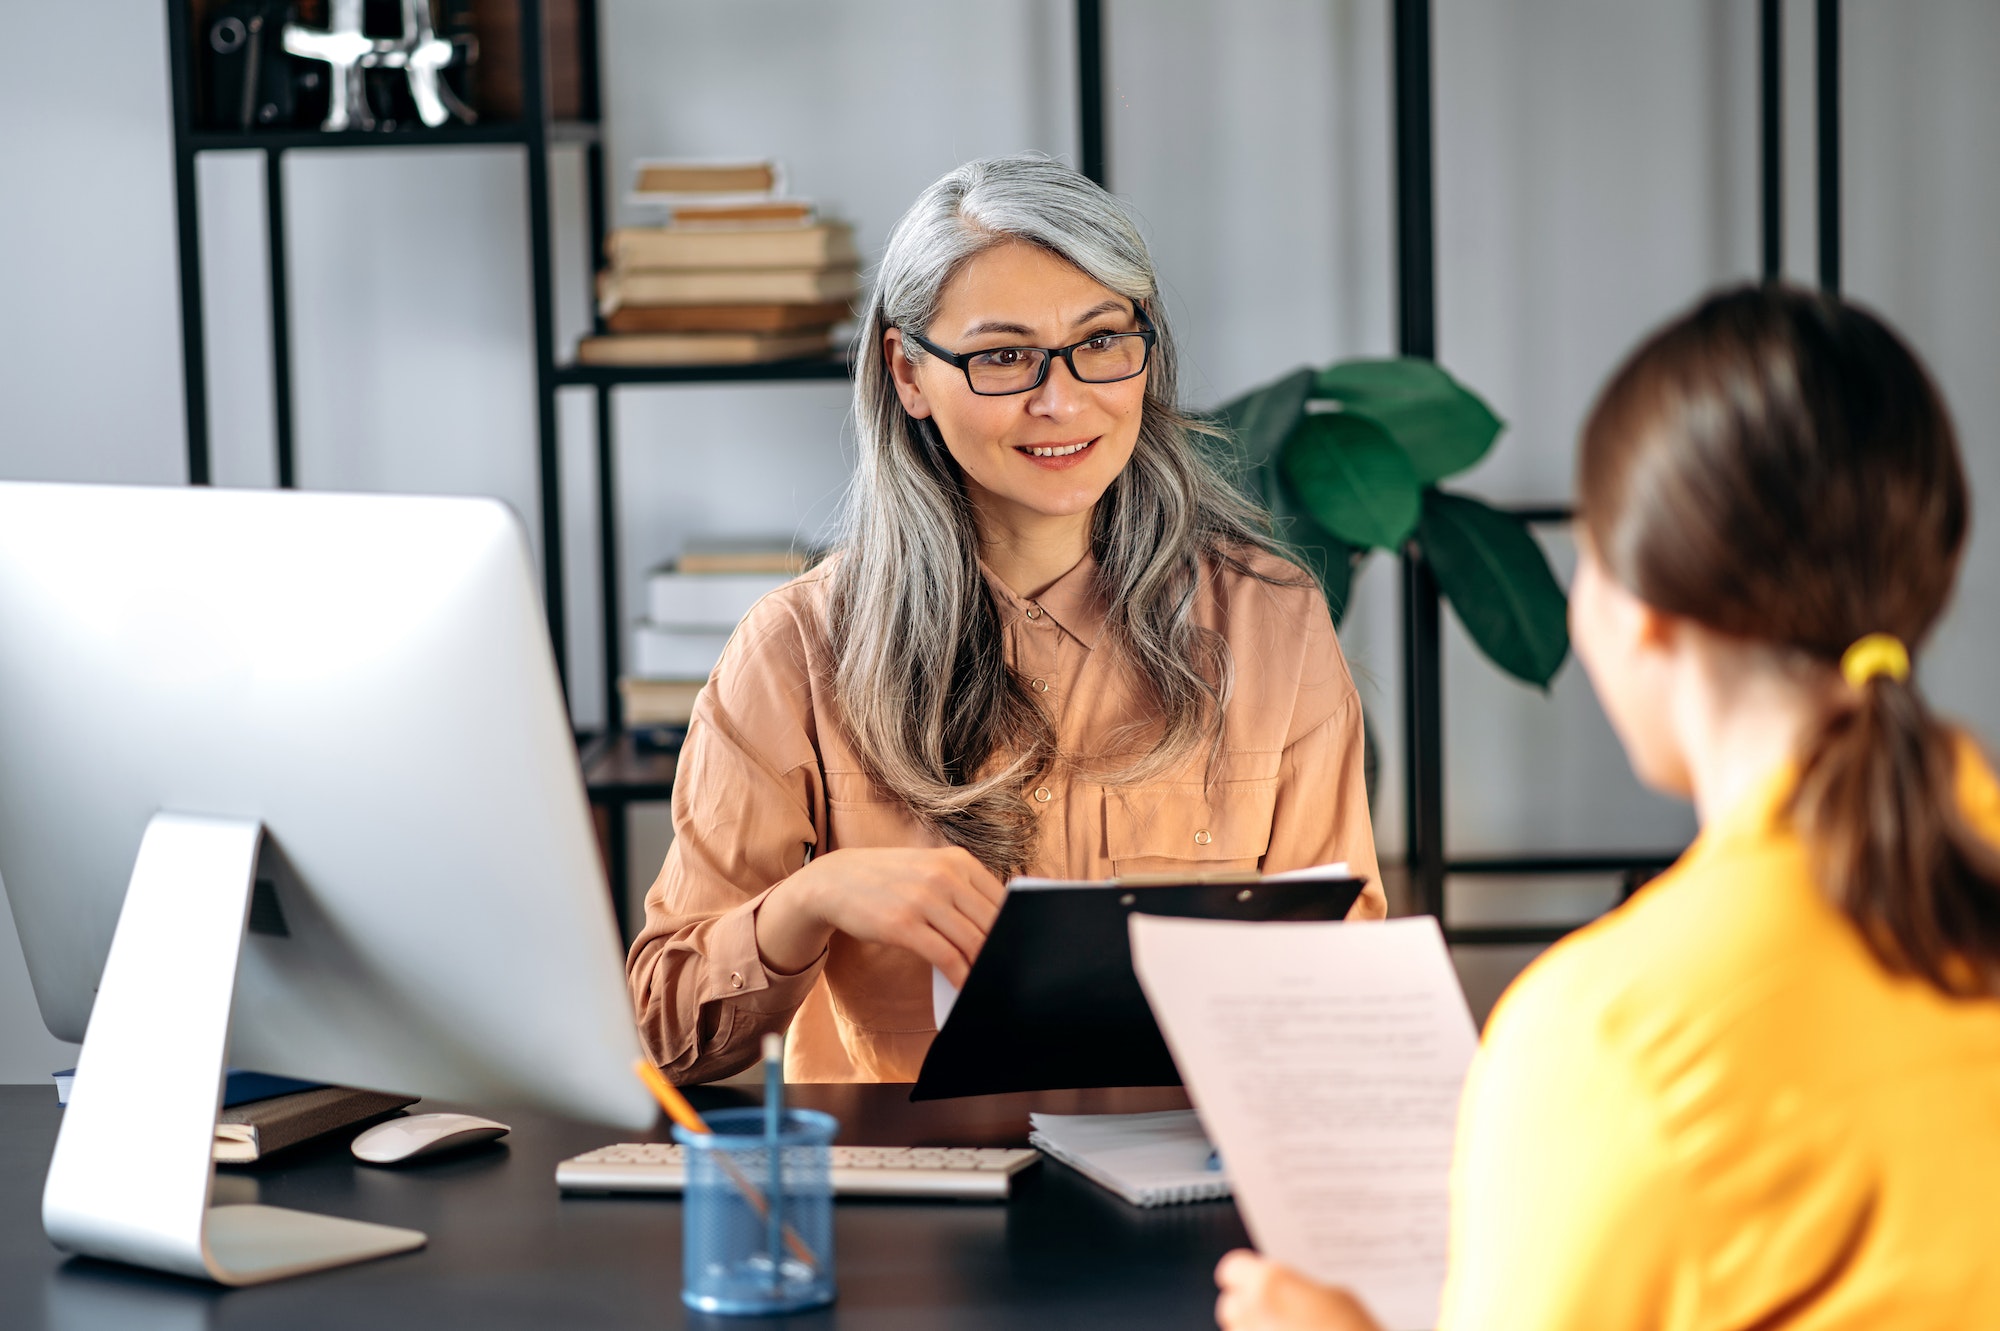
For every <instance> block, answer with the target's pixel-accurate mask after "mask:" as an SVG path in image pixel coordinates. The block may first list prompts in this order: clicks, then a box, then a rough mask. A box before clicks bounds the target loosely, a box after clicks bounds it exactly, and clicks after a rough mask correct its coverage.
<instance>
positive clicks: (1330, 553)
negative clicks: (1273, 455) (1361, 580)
mask: <svg viewBox="0 0 2000 1331" xmlns="http://www.w3.org/2000/svg"><path fill="white" fill-rule="evenodd" d="M1275 463H1276V460H1275V459H1273V460H1272V462H1270V463H1267V464H1265V465H1264V466H1263V467H1262V468H1259V471H1260V472H1261V473H1262V476H1263V479H1264V481H1265V485H1264V486H1263V491H1264V494H1265V496H1266V500H1265V502H1266V505H1267V506H1268V507H1269V508H1270V510H1271V516H1272V518H1274V519H1275V520H1276V522H1277V531H1278V539H1279V540H1281V541H1283V542H1284V543H1285V545H1286V546H1287V547H1288V548H1289V549H1290V551H1291V552H1292V554H1293V555H1294V556H1295V557H1296V558H1297V559H1298V561H1299V562H1300V563H1301V564H1303V565H1304V566H1305V567H1306V568H1307V569H1308V570H1310V571H1311V573H1312V575H1313V576H1314V577H1315V578H1317V579H1319V585H1320V590H1322V591H1324V592H1325V593H1326V605H1327V609H1329V610H1331V611H1332V612H1333V622H1334V623H1335V624H1339V623H1340V621H1341V619H1342V618H1343V617H1344V616H1345V615H1346V614H1347V598H1348V596H1349V594H1350V593H1351V592H1352V591H1353V589H1354V565H1355V561H1356V560H1357V559H1358V558H1359V557H1360V556H1361V554H1362V553H1363V552H1362V551H1360V550H1358V549H1356V548H1355V547H1354V546H1351V545H1349V544H1348V543H1347V542H1346V541H1343V540H1341V539H1340V538H1339V537H1338V536H1335V535H1334V534H1333V533H1332V532H1330V531H1328V530H1327V529H1326V528H1324V527H1322V526H1320V525H1319V524H1318V523H1317V522H1314V521H1313V520H1312V516H1311V515H1310V514H1308V513H1306V512H1304V511H1303V510H1301V509H1300V508H1299V507H1298V506H1297V505H1296V504H1294V503H1293V502H1292V499H1291V496H1290V495H1289V494H1287V493H1286V492H1285V487H1284V486H1283V485H1282V484H1279V483H1278V477H1277V467H1276V465H1275Z"/></svg>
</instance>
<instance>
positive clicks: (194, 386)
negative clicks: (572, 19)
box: [166, 0, 603, 679]
mask: <svg viewBox="0 0 2000 1331" xmlns="http://www.w3.org/2000/svg"><path fill="white" fill-rule="evenodd" d="M518 4H519V21H520V25H521V118H520V120H519V121H517V122H503V123H491V124H472V125H445V126H441V127H439V128H437V129H429V128H410V129H403V130H397V131H392V132H386V133H381V132H377V133H370V132H362V131H347V132H343V133H326V132H324V131H320V130H312V129H282V130H267V131H242V132H237V131H222V130H209V129H202V128H199V127H198V126H197V125H196V124H195V106H194V69H195V64H194V42H193V34H192V32H191V31H190V6H189V5H188V3H187V0H167V6H166V7H167V64H168V83H169V88H170V94H171V101H172V113H173V137H174V187H175V189H174V192H175V202H176V223H177V231H178V239H179V248H180V297H181V361H182V380H183V383H182V392H183V403H184V409H185V412H186V423H187V454H188V481H189V483H190V484H193V485H207V484H209V483H210V481H211V479H212V473H211V468H210V459H209V428H208V427H209V421H208V380H207V347H206V326H205V320H204V312H203V301H202V289H201V254H200V248H201V231H200V217H199V212H198V196H197V182H196V178H195V162H196V159H197V158H198V157H199V156H200V155H201V154H202V153H205V152H240V151H251V152H261V153H263V154H264V210H265V221H266V235H267V247H266V248H267V262H268V271H267V274H266V286H267V289H268V292H269V297H270V318H271V380H272V433H273V438H274V446H275V452H276V455H277V478H278V485H279V486H280V487H281V488H283V489H290V488H292V487H293V486H294V485H295V484H296V483H297V464H296V456H295V450H294V441H293V425H292V354H291V303H290V296H289V290H288V286H287V280H286V274H287V266H288V265H287V261H286V227H285V190H284V156H285V154H286V153H287V152H293V151H313V152H320V151H339V150H350V151H351V150H357V149H365V150H397V149H404V150H408V149H421V148H450V147H464V146H473V145H502V146H507V145H511V146H516V147H520V148H522V149H524V150H525V152H526V157H527V166H528V172H527V175H528V189H527V196H528V197H527V204H528V247H529V267H530V270H531V280H532V285H533V290H532V296H533V305H534V323H535V360H536V387H537V399H538V425H539V445H540V447H539V462H540V490H541V493H540V504H539V510H540V519H541V527H542V541H543V595H544V598H545V601H546V608H547V612H548V616H549V630H550V634H551V636H552V638H553V639H554V642H555V645H556V661H557V665H558V668H559V669H562V670H563V672H564V676H565V679H567V670H566V655H567V654H566V652H565V650H564V647H565V644H566V637H565V630H564V624H565V618H566V617H565V614H564V603H563V577H562V558H563V549H562V527H561V513H562V507H561V495H560V492H559V490H558V485H559V479H560V478H559V475H558V472H557V461H558V455H557V449H556V441H555V419H556V418H555V390H556V366H555V330H554V299H553V293H552V291H551V288H550V278H551V265H550V255H549V250H550V234H549V231H550V228H549V206H548V203H549V197H548V196H549V179H548V149H549V148H550V147H551V146H554V145H577V146H581V147H582V148H583V149H584V152H585V153H586V155H587V158H588V161H589V172H590V175H591V179H592V181H593V183H595V182H597V181H599V180H601V179H602V175H603V168H602V155H603V147H602V144H601V142H600V139H599V132H598V120H599V115H600V111H599V97H598V73H597V13H596V4H595V0H579V3H578V6H577V9H578V23H579V25H580V28H581V31H580V33H579V38H580V43H581V46H582V51H583V70H582V73H583V87H582V93H583V108H582V111H583V115H582V118H581V119H580V120H576V121H562V122H552V121H551V120H550V118H549V104H548V79H547V68H546V59H545V51H544V42H543V32H544V29H543V26H542V24H543V16H542V0H518ZM598 192H601V191H598ZM596 213H597V209H596V208H593V217H594V220H595V215H596Z"/></svg>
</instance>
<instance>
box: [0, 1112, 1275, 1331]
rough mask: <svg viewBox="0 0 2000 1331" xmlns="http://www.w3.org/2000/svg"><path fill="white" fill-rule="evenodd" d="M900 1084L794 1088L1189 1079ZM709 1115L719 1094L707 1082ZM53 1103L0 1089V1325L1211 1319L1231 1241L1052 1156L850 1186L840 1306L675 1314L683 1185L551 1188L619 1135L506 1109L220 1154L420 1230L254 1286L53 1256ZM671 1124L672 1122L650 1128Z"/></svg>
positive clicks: (178, 1328)
mask: <svg viewBox="0 0 2000 1331" xmlns="http://www.w3.org/2000/svg"><path fill="white" fill-rule="evenodd" d="M907 1096H908V1088H907V1087H901V1086H800V1087H795V1088H793V1097H794V1101H795V1103H798V1104H802V1105H809V1106H811V1107H813V1108H817V1109H824V1110H826V1111H828V1112H829V1113H832V1114H834V1115H835V1116H836V1117H838V1118H839V1119H840V1123H841V1132H840V1137H839V1140H840V1141H842V1142H846V1143H851V1144H857V1145H924V1144H935V1145H958V1146H1014V1145H1023V1144H1025V1143H1026V1139H1027V1130H1028V1110H1029V1109H1030V1108H1034V1109H1039V1110H1047V1111H1050V1112H1056V1113H1109V1112H1132V1111H1139V1110H1148V1109H1171V1108H1180V1107H1183V1106H1185V1105H1186V1103H1187V1102H1186V1100H1185V1099H1184V1098H1183V1097H1182V1095H1181V1093H1180V1092H1179V1091H1096V1092H1073V1093H1067V1094H1042V1095H1023V1096H990V1097H984V1098H980V1099H974V1100H948V1101H934V1102H930V1103H926V1104H916V1105H913V1104H911V1103H909V1101H908V1099H907ZM694 1098H695V1099H696V1101H697V1103H698V1104H700V1105H701V1106H702V1107H703V1108H714V1107H718V1106H720V1105H722V1104H726V1103H732V1102H736V1103H747V1101H742V1100H736V1101H732V1099H731V1093H730V1092H728V1091H726V1090H710V1091H704V1092H697V1093H696V1094H695V1097H694ZM61 1114H62V1111H61V1110H60V1109H58V1108H57V1107H56V1103H55V1094H54V1092H53V1091H52V1090H50V1089H49V1088H48V1087H46V1086H4V1087H0V1326H5V1327H7V1328H10V1331H41V1329H42V1328H47V1329H48V1331H100V1328H103V1329H107V1331H108V1329H109V1328H134V1327H136V1328H145V1331H225V1329H228V1328H250V1327H259V1328H261V1327H272V1328H284V1329H285V1331H312V1329H314V1328H339V1329H340V1331H355V1329H356V1328H367V1331H393V1329H394V1328H399V1327H412V1328H415V1327H422V1328H458V1327H463V1328H467V1329H468V1331H512V1329H513V1328H526V1327H536V1328H562V1329H563V1331H582V1329H584V1328H611V1327H643V1328H647V1331H659V1329H662V1328H671V1327H679V1326H700V1327H711V1328H721V1327H755V1326H776V1325H782V1326H786V1327H791V1326H798V1327H866V1328H870V1329H871V1331H874V1329H875V1328H884V1329H887V1331H894V1329H895V1328H904V1327H909V1328H916V1327H923V1328H934V1327H950V1328H959V1327H967V1328H981V1327H1033V1328H1036V1331H1056V1329H1057V1328H1067V1327H1079V1328H1083V1327H1088V1328H1111V1327H1146V1328H1158V1327H1189V1328H1196V1327H1213V1326H1214V1324H1215V1323H1214V1321H1213V1317H1212V1311H1211V1310H1212V1309H1213V1307H1214V1299H1215V1292H1214V1286H1213V1285H1212V1284H1211V1283H1210V1272H1211V1271H1212V1270H1213V1269H1214V1266H1215V1262H1216V1259H1217V1258H1218V1257H1220V1256H1221V1255H1222V1254H1223V1253H1224V1252H1225V1251H1227V1250H1228V1249H1229V1248H1231V1247H1235V1246H1237V1245H1240V1244H1242V1243H1244V1242H1245V1238H1244V1233H1243V1227H1242V1224H1241V1222H1240V1221H1239V1220H1238V1218H1237V1214H1236V1208H1235V1207H1234V1206H1233V1205H1232V1204H1231V1203H1229V1202H1207V1203H1199V1204H1196V1205H1191V1206H1175V1207H1163V1208H1160V1209H1157V1210H1151V1211H1141V1210H1138V1209H1136V1208H1134V1207H1130V1206H1127V1205H1125V1204H1124V1203H1123V1202H1121V1201H1119V1200H1118V1199H1117V1198H1115V1197H1113V1196H1111V1195H1110V1194H1109V1193H1106V1192H1104V1191H1102V1190H1101V1189H1099V1188H1097V1187H1096V1186H1095V1185H1094V1184H1091V1183H1089V1182H1088V1181H1086V1180H1084V1179H1083V1178H1081V1177H1080V1176H1078V1175H1076V1174H1073V1173H1071V1172H1070V1171H1069V1170H1067V1169H1065V1168H1063V1167H1062V1166H1060V1165H1057V1164H1055V1163H1053V1162H1051V1161H1044V1162H1043V1163H1041V1164H1040V1165H1037V1166H1036V1167H1035V1168H1034V1169H1033V1170H1031V1171H1029V1172H1028V1174H1027V1175H1025V1176H1024V1177H1023V1178H1021V1179H1020V1180H1018V1181H1017V1183H1016V1188H1015V1195H1014V1198H1013V1200H1012V1201H1011V1202H1009V1203H1007V1204H1006V1205H1004V1206H1002V1205H995V1204H992V1203H971V1202H944V1203H903V1202H888V1201H844V1202H841V1203H839V1204H838V1208H837V1218H836V1226H837V1230H836V1238H835V1242H836V1246H837V1248H838V1263H839V1266H838V1270H839V1279H840V1300H839V1302H838V1303H836V1304H835V1305H834V1306H833V1307H832V1308H830V1309H826V1310H823V1311H821V1312H818V1313H814V1314H811V1315H807V1316H802V1317H795V1318H787V1319H772V1320H757V1319H741V1318H714V1317H704V1316H699V1315H696V1314H692V1313H688V1312H686V1311H685V1310H684V1309H683V1308H682V1307H681V1302H680V1283H681V1282H680V1271H681V1229H680V1219H681V1208H680V1203H679V1202H678V1201H677V1200H674V1199H670V1198H664V1197H644V1198H633V1197H626V1198H615V1199H614V1198H564V1197H563V1196H562V1195H561V1194H559V1193H558V1192H557V1191H556V1185H555V1166H556V1162H557V1161H558V1160H561V1159H564V1158H565V1157H568V1156H571V1155H575V1154H578V1153H579V1152H582V1151H586V1150H589V1149H590V1148H592V1147H595V1146H602V1145H604V1144H605V1143H607V1142H610V1141H613V1140H616V1139H617V1138H618V1136H619V1134H617V1133H616V1132H613V1131H610V1130H607V1129H604V1128H599V1127H593V1126H590V1125H588V1124H579V1123H572V1122H567V1121H564V1120H560V1119H548V1118H536V1117H530V1116H527V1115H519V1114H517V1115H513V1116H511V1119H510V1121H511V1122H512V1123H513V1125H514V1132H513V1134H512V1135H511V1136H510V1137H508V1138H507V1139H506V1140H505V1141H504V1142H502V1143H500V1144H498V1145H496V1146H493V1147H489V1148H484V1149H482V1150H480V1151H478V1152H476V1153H473V1154H467V1155H462V1156H458V1157H456V1158H451V1157H447V1158H446V1159H443V1160H439V1161H437V1162H435V1163H431V1164H419V1165H416V1166H414V1167H405V1168H402V1169H395V1170H389V1169H377V1168H372V1167H369V1166H366V1165H359V1164H356V1163H355V1161H354V1159H353V1157H351V1156H350V1155H348V1153H347V1149H346V1140H347V1137H348V1136H349V1135H351V1134H342V1135H341V1136H340V1138H339V1140H338V1141H337V1142H335V1143H332V1144H328V1145H318V1144H314V1145H309V1146H304V1147H300V1148H298V1149H297V1150H296V1151H294V1152H291V1153H289V1154H283V1155H280V1156H278V1157H276V1158H275V1159H274V1160H272V1161H271V1162H269V1163H268V1164H266V1165H264V1166H261V1167H253V1168H249V1169H231V1170H225V1171H223V1173H222V1176H221V1178H220V1179H219V1181H218V1185H217V1187H218V1197H217V1200H218V1201H261V1202H264V1203H266V1204H269V1205H273V1206H295V1207H298V1208H300V1209H303V1210H310V1211H323V1212H326V1213H328V1214H331V1215H341V1216H349V1217H352V1218H354V1219H357V1220H375V1221H380V1222H382V1223H384V1224H391V1225H406V1226H409V1227H412V1228H415V1229H421V1230H423V1231H425V1232H426V1233H428V1234H429V1235H430V1246H429V1247H428V1248H425V1249H424V1250H422V1251H420V1252H416V1253H411V1254H409V1255H407V1256H402V1257H391V1258H387V1259H385V1260H382V1261H377V1262H370V1263H366V1264H363V1265H360V1266H351V1267H347V1268H344V1269H342V1270H338V1271H329V1272H324V1273H322V1274H319V1275H311V1276H304V1277H301V1278H299V1279H297V1280H291V1281H283V1282H280V1283H278V1284H275V1285H266V1286H260V1287H256V1288H251V1289H241V1290H222V1289H218V1288H216V1287H213V1286H208V1285H201V1284H195V1283H192V1282H188V1281H183V1280H178V1279H175V1278H173V1277H169V1276H155V1275H150V1274H147V1273H144V1272H139V1271H134V1270H132V1269H129V1268H124V1267H117V1266H112V1265H109V1264H105V1263H99V1262H93V1261H86V1260H80V1259H74V1258H65V1257H64V1256H63V1254H61V1253H59V1252H57V1251H56V1250H55V1249H54V1248H52V1247H51V1246H50V1245H49V1242H48V1239H47V1238H46V1237H44V1236H43V1234H42V1226H41V1196H42V1179H43V1176H44V1174H45V1173H46V1171H47V1168H48V1161H49V1152H50V1150H51V1149H52V1148H53V1146H54V1144H55V1134H56V1126H57V1124H58V1123H59V1122H60V1121H61ZM647 1135H649V1136H651V1137H656V1138H658V1139H661V1140H664V1139H665V1137H666V1134H665V1130H664V1128H662V1129H660V1130H659V1131H657V1132H655V1133H652V1134H647Z"/></svg>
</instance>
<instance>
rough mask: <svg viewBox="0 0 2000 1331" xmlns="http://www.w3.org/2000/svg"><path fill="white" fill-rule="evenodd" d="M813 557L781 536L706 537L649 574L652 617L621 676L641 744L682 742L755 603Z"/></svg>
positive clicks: (630, 722)
mask: <svg viewBox="0 0 2000 1331" xmlns="http://www.w3.org/2000/svg"><path fill="white" fill-rule="evenodd" d="M809 563H811V555H810V554H809V553H808V552H806V551H804V550H801V549H799V548H797V547H796V546H794V545H793V544H792V543H791V542H790V541H787V540H784V539H782V538H780V539H776V540H771V539H749V540H727V539H704V540H694V541H690V542H689V543H688V546H687V549H686V550H684V551H683V552H682V554H681V557H680V558H679V559H678V560H675V561H672V562H670V563H666V564H662V565H661V566H660V567H659V568H656V569H654V570H653V571H652V573H651V574H649V575H648V576H647V580H646V617H645V618H644V619H642V620H640V621H639V624H638V627H637V629H636V631H635V632H634V634H633V642H632V663H631V670H630V671H629V673H627V674H626V676H625V677H624V678H623V679H621V680H619V681H618V691H619V693H620V695H621V696H622V697H623V698H624V701H625V727H626V729H627V730H628V731H629V732H630V733H631V735H632V737H633V740H634V742H635V743H637V744H638V745H639V746H640V747H641V748H656V749H657V748H677V747H678V746H679V745H680V742H681V740H682V739H684V738H686V736H687V725H688V721H689V720H690V719H691V718H692V717H693V716H694V702H695V697H696V695H697V694H699V693H700V692H701V688H702V685H704V684H706V683H708V677H709V674H710V673H711V672H712V671H713V670H714V669H715V663H716V662H717V661H719V660H721V659H722V649H723V647H724V646H726V645H727V644H728V642H729V635H730V634H732V633H734V632H735V631H736V625H737V624H738V622H740V621H741V620H742V618H743V616H745V615H747V614H749V613H750V607H751V606H753V605H755V604H757V602H758V601H759V600H760V599H762V598H763V597H765V596H767V595H769V594H770V593H771V592H774V591H776V590H777V589H778V588H780V587H782V586H784V585H785V584H786V583H787V582H790V581H791V580H792V579H793V578H794V577H796V576H797V575H798V574H800V573H802V572H804V571H805V569H806V566H807V565H808V564H809Z"/></svg>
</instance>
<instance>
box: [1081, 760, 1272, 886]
mask: <svg viewBox="0 0 2000 1331" xmlns="http://www.w3.org/2000/svg"><path fill="white" fill-rule="evenodd" d="M1277 803H1278V781H1277V778H1276V777H1269V778H1264V779H1258V780H1249V781H1222V782H1217V783H1215V784H1214V785H1212V786H1200V785H1168V786H1147V787H1142V788H1140V789H1138V790H1115V789H1114V790H1110V791H1107V792H1106V799H1105V803H1104V850H1105V856H1106V858H1107V859H1109V860H1110V861H1111V872H1112V873H1114V874H1117V875H1118V876H1120V877H1125V876H1128V875H1133V874H1188V875H1193V874H1214V873H1236V872H1242V871H1245V870H1249V871H1253V872H1254V871H1255V870H1256V868H1257V866H1258V864H1259V862H1261V861H1262V860H1263V858H1264V852H1265V851H1266V850H1268V849H1269V848H1270V845H1271V816H1272V813H1273V812H1274V811H1275V810H1276V808H1277Z"/></svg>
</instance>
